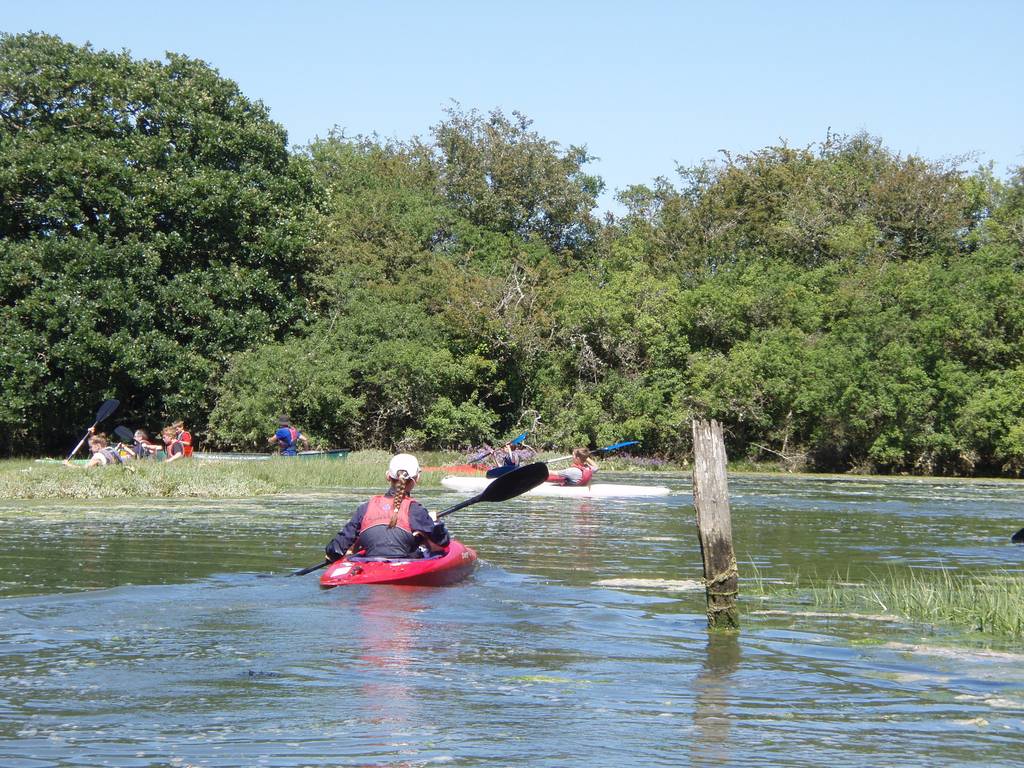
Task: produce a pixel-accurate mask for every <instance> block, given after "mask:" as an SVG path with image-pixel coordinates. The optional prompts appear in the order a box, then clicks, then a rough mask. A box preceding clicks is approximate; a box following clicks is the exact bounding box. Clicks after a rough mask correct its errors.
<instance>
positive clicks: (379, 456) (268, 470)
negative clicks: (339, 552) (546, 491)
mask: <svg viewBox="0 0 1024 768" xmlns="http://www.w3.org/2000/svg"><path fill="white" fill-rule="evenodd" d="M417 455H418V458H419V460H420V463H421V464H422V465H423V466H444V465H446V464H461V463H462V462H463V461H464V459H465V457H464V456H463V455H461V454H454V453H440V452H433V453H427V452H423V453H419V454H417ZM389 458H390V454H388V453H386V452H384V451H357V452H354V453H350V454H349V455H348V456H347V457H346V458H345V459H342V460H333V459H283V458H273V459H270V460H269V461H207V460H198V459H191V460H187V461H176V462H172V463H170V464H166V463H162V462H152V461H140V462H133V463H131V464H128V465H125V466H114V467H94V468H92V469H84V468H82V467H80V466H79V467H66V466H64V465H63V464H40V463H37V462H35V461H29V460H11V461H3V462H0V499H103V498H126V497H137V498H167V497H179V496H180V497H195V498H244V497H248V496H261V495H265V494H272V493H287V492H289V491H310V490H317V489H327V488H379V487H381V486H382V485H383V484H384V471H385V469H386V468H387V464H388V459H389ZM566 464H567V462H562V463H561V464H559V465H558V466H565V465H566ZM602 466H603V467H604V468H605V469H606V470H608V471H622V470H630V469H632V470H637V469H641V470H644V471H650V470H656V469H659V468H661V467H657V466H646V465H635V464H632V463H630V462H629V460H627V459H620V460H618V461H609V462H604V463H602ZM444 475H445V472H443V471H442V472H424V473H423V474H422V476H421V478H420V487H424V488H437V487H440V484H441V478H442V477H444Z"/></svg>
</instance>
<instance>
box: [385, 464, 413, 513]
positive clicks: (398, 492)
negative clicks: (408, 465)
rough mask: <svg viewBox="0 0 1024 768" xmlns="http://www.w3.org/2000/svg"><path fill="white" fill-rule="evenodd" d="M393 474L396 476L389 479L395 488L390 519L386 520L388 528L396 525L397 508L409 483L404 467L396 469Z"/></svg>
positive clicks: (403, 499) (399, 507)
mask: <svg viewBox="0 0 1024 768" xmlns="http://www.w3.org/2000/svg"><path fill="white" fill-rule="evenodd" d="M395 474H397V475H398V477H396V478H395V479H394V480H392V481H391V486H392V487H393V488H394V489H395V497H394V500H393V502H392V506H391V519H390V520H388V528H394V527H395V526H396V525H398V510H400V509H401V508H402V502H403V501H405V496H406V487H407V485H408V483H409V473H408V472H406V471H405V470H404V469H400V470H398V472H396V473H395Z"/></svg>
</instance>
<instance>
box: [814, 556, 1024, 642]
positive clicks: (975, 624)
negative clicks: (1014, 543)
mask: <svg viewBox="0 0 1024 768" xmlns="http://www.w3.org/2000/svg"><path fill="white" fill-rule="evenodd" d="M809 593H810V595H811V597H812V599H813V600H814V602H815V603H816V604H817V605H819V606H829V607H832V608H838V609H851V610H864V609H868V610H871V611H873V612H875V613H877V612H878V611H879V610H880V611H882V612H883V613H885V614H891V615H896V616H900V617H903V618H906V619H910V620H913V621H921V622H928V623H934V624H945V625H948V626H951V627H959V628H964V629H969V630H972V631H975V632H979V633H982V634H985V635H991V636H996V637H1007V638H1012V639H1015V640H1017V639H1021V638H1024V574H1021V573H1018V572H1012V571H1006V570H999V571H987V572H980V573H979V572H970V573H964V572H959V571H954V570H951V569H947V568H942V569H938V570H923V569H916V568H915V569H908V570H896V569H893V570H891V571H890V572H888V573H887V574H885V575H884V576H876V577H873V578H870V579H868V580H867V581H865V582H863V583H856V584H851V583H850V582H849V581H847V580H841V579H839V578H838V577H836V578H832V579H829V580H827V581H825V583H823V584H820V585H817V586H813V587H811V588H810V589H809Z"/></svg>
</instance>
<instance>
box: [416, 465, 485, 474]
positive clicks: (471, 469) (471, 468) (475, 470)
mask: <svg viewBox="0 0 1024 768" xmlns="http://www.w3.org/2000/svg"><path fill="white" fill-rule="evenodd" d="M420 469H422V470H423V471H424V472H448V473H449V474H450V473H452V472H455V473H459V472H461V473H463V474H466V473H472V474H474V475H475V474H479V473H482V472H486V471H487V467H481V466H479V465H477V464H446V465H445V466H443V467H420Z"/></svg>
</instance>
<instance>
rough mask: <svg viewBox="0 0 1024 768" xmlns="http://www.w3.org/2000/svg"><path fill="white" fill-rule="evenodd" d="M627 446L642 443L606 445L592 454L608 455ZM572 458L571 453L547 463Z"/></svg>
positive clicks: (634, 441)
mask: <svg viewBox="0 0 1024 768" xmlns="http://www.w3.org/2000/svg"><path fill="white" fill-rule="evenodd" d="M627 445H640V441H639V440H627V441H626V442H624V443H615V444H614V445H606V446H605V447H604V448H595V449H594V450H593V451H591V453H607V452H608V451H617V450H619V448H625V447H626V446H627ZM571 458H572V454H571V453H570V454H569V455H568V456H559V457H558V458H557V459H548V460H547V461H548V464H550V463H551V462H553V461H565V460H566V459H571Z"/></svg>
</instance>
